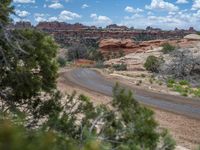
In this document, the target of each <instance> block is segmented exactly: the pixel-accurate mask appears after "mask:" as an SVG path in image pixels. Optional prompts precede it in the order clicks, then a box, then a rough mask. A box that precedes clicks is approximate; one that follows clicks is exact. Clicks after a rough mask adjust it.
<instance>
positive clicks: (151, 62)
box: [144, 55, 161, 73]
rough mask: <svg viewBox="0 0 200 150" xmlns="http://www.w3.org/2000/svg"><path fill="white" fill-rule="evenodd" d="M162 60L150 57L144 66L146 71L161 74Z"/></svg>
mask: <svg viewBox="0 0 200 150" xmlns="http://www.w3.org/2000/svg"><path fill="white" fill-rule="evenodd" d="M160 64H161V60H160V59H159V58H157V57H155V56H153V55H151V56H149V57H148V58H147V60H146V62H145V64H144V67H145V68H146V70H148V71H151V72H156V73H157V72H159V67H160Z"/></svg>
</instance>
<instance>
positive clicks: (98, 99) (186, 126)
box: [58, 77, 200, 150]
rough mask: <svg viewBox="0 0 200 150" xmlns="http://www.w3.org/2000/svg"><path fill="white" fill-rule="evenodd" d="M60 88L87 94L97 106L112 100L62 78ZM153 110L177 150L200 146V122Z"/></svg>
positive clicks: (63, 90)
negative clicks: (173, 141)
mask: <svg viewBox="0 0 200 150" xmlns="http://www.w3.org/2000/svg"><path fill="white" fill-rule="evenodd" d="M58 88H59V89H60V90H61V91H62V92H67V93H69V94H70V93H72V92H73V91H76V92H77V94H85V95H87V96H88V97H90V98H91V100H92V101H93V102H94V104H95V105H98V104H102V103H103V104H106V103H108V102H109V101H110V100H112V99H111V98H110V97H107V96H103V95H101V94H98V93H95V92H91V91H87V90H85V89H80V88H77V87H75V86H73V85H71V84H70V83H68V84H66V82H65V80H64V79H63V78H62V77H60V78H59V79H58ZM152 109H153V108H152ZM153 110H154V111H155V119H156V120H157V121H158V122H159V124H160V127H163V128H167V129H168V130H169V131H170V133H171V134H172V135H173V137H174V138H175V139H176V141H177V145H179V146H178V147H177V149H179V150H180V149H191V150H194V149H196V148H197V146H198V145H200V120H196V119H191V118H188V117H185V116H182V115H177V114H174V113H171V112H166V111H163V110H158V109H153ZM183 147H184V148H183Z"/></svg>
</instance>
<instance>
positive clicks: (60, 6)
mask: <svg viewBox="0 0 200 150" xmlns="http://www.w3.org/2000/svg"><path fill="white" fill-rule="evenodd" d="M48 7H49V8H53V9H59V8H63V5H62V4H61V3H58V2H55V3H53V4H51V5H49V6H48Z"/></svg>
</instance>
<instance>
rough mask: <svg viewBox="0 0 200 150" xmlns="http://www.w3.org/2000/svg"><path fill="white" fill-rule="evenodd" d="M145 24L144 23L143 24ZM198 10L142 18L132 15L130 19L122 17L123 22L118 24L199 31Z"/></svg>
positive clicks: (199, 18) (199, 16) (199, 15)
mask: <svg viewBox="0 0 200 150" xmlns="http://www.w3.org/2000/svg"><path fill="white" fill-rule="evenodd" d="M144 22H145V23H144ZM199 22H200V10H198V11H196V12H193V11H189V10H180V11H178V12H168V14H167V15H162V16H159V15H158V16H157V15H151V14H149V15H148V16H142V15H138V14H134V15H133V16H131V17H127V16H126V17H124V20H123V21H122V22H121V23H120V24H123V25H127V26H129V27H131V26H134V27H135V28H146V26H152V27H156V28H162V29H174V28H176V27H177V28H179V29H188V28H189V27H194V28H196V29H197V30H200V26H199Z"/></svg>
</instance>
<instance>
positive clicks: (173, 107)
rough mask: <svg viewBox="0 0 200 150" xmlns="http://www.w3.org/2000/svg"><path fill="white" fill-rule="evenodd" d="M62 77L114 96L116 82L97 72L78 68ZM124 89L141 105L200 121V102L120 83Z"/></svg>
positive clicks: (88, 88)
mask: <svg viewBox="0 0 200 150" xmlns="http://www.w3.org/2000/svg"><path fill="white" fill-rule="evenodd" d="M62 76H63V77H64V79H66V80H67V81H68V82H70V83H72V84H74V85H77V86H80V87H82V88H86V89H87V90H90V91H94V92H97V93H101V94H104V95H107V96H112V88H113V87H114V85H115V83H116V81H114V80H111V79H106V78H105V77H104V76H102V75H100V74H99V73H97V72H96V71H93V70H91V69H85V68H78V69H74V70H71V71H69V72H66V73H63V74H62ZM120 84H121V85H122V86H123V87H124V88H126V89H129V90H131V91H133V92H134V93H135V98H136V100H138V101H139V102H141V103H144V104H146V105H149V106H152V107H156V108H159V109H162V110H166V111H171V112H174V113H178V114H182V115H185V116H188V117H192V118H196V119H200V100H198V99H190V98H185V97H181V96H172V95H167V94H161V93H154V92H151V91H147V90H143V89H139V88H137V87H132V86H128V85H125V84H123V83H120Z"/></svg>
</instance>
